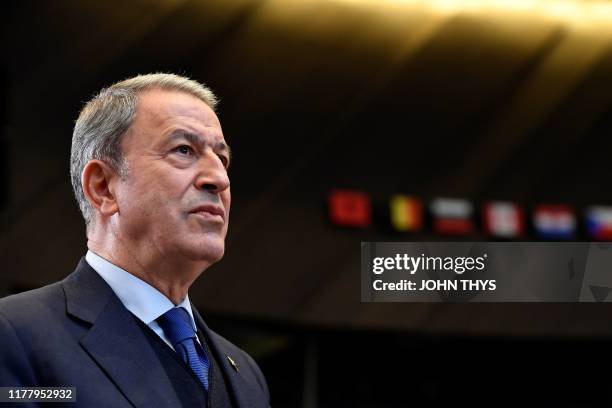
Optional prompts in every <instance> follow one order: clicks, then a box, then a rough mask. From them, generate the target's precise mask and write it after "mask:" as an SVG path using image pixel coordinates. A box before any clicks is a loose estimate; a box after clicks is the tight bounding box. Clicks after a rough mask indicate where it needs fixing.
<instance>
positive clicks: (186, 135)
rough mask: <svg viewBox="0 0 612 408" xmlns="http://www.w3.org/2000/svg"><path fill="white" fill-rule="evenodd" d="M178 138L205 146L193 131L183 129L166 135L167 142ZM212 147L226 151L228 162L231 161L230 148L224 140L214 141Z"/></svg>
mask: <svg viewBox="0 0 612 408" xmlns="http://www.w3.org/2000/svg"><path fill="white" fill-rule="evenodd" d="M178 139H184V140H186V141H188V142H189V143H191V144H194V145H197V146H206V142H205V141H204V140H203V139H202V138H201V137H200V136H198V135H197V134H195V133H190V132H185V131H184V130H179V131H175V132H172V133H171V134H170V136H168V142H172V141H174V140H178ZM214 149H215V150H221V151H223V152H227V158H228V164H229V163H230V162H231V161H232V149H230V147H229V146H228V145H227V144H226V143H225V142H219V143H216V144H215V146H214Z"/></svg>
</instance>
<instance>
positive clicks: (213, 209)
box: [189, 204, 225, 222]
mask: <svg viewBox="0 0 612 408" xmlns="http://www.w3.org/2000/svg"><path fill="white" fill-rule="evenodd" d="M189 214H194V215H197V216H200V217H203V218H204V219H207V220H211V221H220V222H224V221H225V211H224V210H223V208H221V207H217V206H214V205H211V204H209V205H201V206H199V207H196V208H194V209H193V210H191V211H189Z"/></svg>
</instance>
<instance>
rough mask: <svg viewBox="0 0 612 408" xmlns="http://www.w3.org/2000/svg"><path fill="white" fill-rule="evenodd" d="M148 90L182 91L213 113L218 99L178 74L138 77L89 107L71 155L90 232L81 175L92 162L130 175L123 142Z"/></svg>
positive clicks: (83, 112) (116, 86)
mask: <svg viewBox="0 0 612 408" xmlns="http://www.w3.org/2000/svg"><path fill="white" fill-rule="evenodd" d="M148 89H163V90H171V91H181V92H185V93H188V94H190V95H193V96H195V97H196V98H199V99H200V100H202V101H203V102H204V103H206V104H207V105H208V106H210V108H211V109H213V110H215V108H216V106H217V97H216V96H215V95H214V93H213V92H212V91H211V90H210V89H208V88H207V87H206V86H205V85H203V84H201V83H199V82H197V81H195V80H192V79H189V78H186V77H182V76H179V75H175V74H161V73H158V74H147V75H138V76H136V77H133V78H128V79H125V80H123V81H120V82H117V83H115V84H113V85H111V86H110V87H108V88H105V89H103V90H102V91H100V93H98V94H97V95H96V96H94V97H93V98H92V99H91V100H90V101H89V102H87V103H86V104H85V106H84V107H83V109H82V110H81V113H80V114H79V117H78V119H77V121H76V124H75V125H74V131H73V133H72V150H71V153H70V178H71V180H72V188H73V190H74V195H75V197H76V201H77V203H78V205H79V209H80V210H81V213H82V214H83V218H84V219H85V224H86V225H87V228H88V230H89V227H90V225H91V222H92V221H93V219H94V216H95V212H94V209H93V207H92V206H91V204H90V203H89V201H87V199H86V198H85V194H84V193H83V186H82V185H81V174H82V173H83V169H84V168H85V165H86V164H87V163H88V162H89V161H90V160H95V159H97V160H102V161H104V162H105V163H107V164H108V165H109V166H111V167H112V168H113V169H114V170H115V171H117V172H118V174H119V176H120V177H121V178H125V177H126V175H127V171H128V168H127V163H126V162H125V159H124V156H123V152H122V150H121V139H122V137H123V135H125V134H126V133H127V131H128V130H129V129H130V126H131V125H132V122H133V120H134V116H135V115H136V109H137V107H138V93H139V92H142V91H145V90H148Z"/></svg>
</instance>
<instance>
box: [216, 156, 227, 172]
mask: <svg viewBox="0 0 612 408" xmlns="http://www.w3.org/2000/svg"><path fill="white" fill-rule="evenodd" d="M218 156H219V160H221V163H223V167H225V168H226V169H227V168H228V167H229V158H228V157H227V156H223V155H221V154H220V155H218Z"/></svg>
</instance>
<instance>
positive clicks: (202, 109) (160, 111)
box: [133, 89, 223, 139]
mask: <svg viewBox="0 0 612 408" xmlns="http://www.w3.org/2000/svg"><path fill="white" fill-rule="evenodd" d="M133 127H134V128H136V129H139V130H145V132H146V133H148V134H151V132H152V131H155V133H160V132H161V133H168V132H171V131H175V130H180V129H182V130H186V131H189V132H192V133H195V134H201V135H203V136H207V137H212V138H214V139H219V138H220V139H223V134H222V132H221V124H220V123H219V119H218V118H217V115H216V114H215V112H214V111H213V110H212V109H211V108H210V107H209V106H208V105H207V104H206V103H205V102H204V101H202V100H201V99H199V98H197V97H195V96H193V95H191V94H188V93H185V92H182V91H174V90H164V89H151V90H146V91H143V92H141V93H139V95H138V107H137V109H136V117H135V119H134V122H133Z"/></svg>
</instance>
